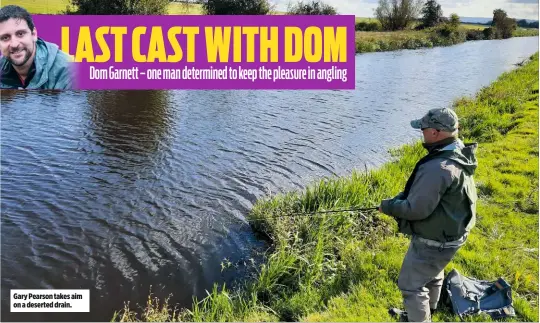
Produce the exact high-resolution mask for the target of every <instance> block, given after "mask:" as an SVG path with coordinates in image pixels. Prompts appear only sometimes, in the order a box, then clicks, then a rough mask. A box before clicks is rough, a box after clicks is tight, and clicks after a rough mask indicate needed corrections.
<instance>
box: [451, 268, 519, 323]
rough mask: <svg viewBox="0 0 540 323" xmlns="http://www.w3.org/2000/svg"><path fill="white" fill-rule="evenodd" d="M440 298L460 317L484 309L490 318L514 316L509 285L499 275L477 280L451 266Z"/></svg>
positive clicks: (477, 312)
mask: <svg viewBox="0 0 540 323" xmlns="http://www.w3.org/2000/svg"><path fill="white" fill-rule="evenodd" d="M442 298H443V302H444V303H446V304H447V305H448V306H449V307H451V308H452V310H453V312H454V313H455V314H457V315H458V316H459V318H460V319H462V320H463V319H464V318H465V316H468V315H472V314H479V313H486V314H488V315H489V316H491V318H492V319H500V318H505V317H512V316H516V313H515V310H514V307H513V306H512V290H511V286H510V285H509V284H508V283H507V282H506V281H505V280H504V279H502V278H499V279H498V280H496V281H485V280H477V279H473V278H468V277H465V276H463V275H461V274H460V273H459V272H458V271H457V270H455V269H454V270H452V271H451V272H450V273H448V275H447V276H446V278H445V279H444V282H443V295H442Z"/></svg>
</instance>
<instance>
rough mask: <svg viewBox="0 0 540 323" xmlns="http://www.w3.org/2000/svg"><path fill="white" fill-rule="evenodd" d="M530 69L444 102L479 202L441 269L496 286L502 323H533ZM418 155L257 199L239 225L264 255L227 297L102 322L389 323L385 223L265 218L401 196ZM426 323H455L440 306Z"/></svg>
mask: <svg viewBox="0 0 540 323" xmlns="http://www.w3.org/2000/svg"><path fill="white" fill-rule="evenodd" d="M538 67H539V65H538V53H536V54H535V55H533V56H532V57H531V59H530V60H529V61H528V62H526V63H524V64H523V66H521V67H519V68H518V69H516V70H514V71H511V72H508V73H504V74H503V75H502V76H500V78H499V79H498V80H497V81H496V82H494V83H493V84H492V85H490V86H489V87H486V88H484V89H482V90H481V91H479V93H478V94H477V96H476V97H475V98H462V99H459V100H456V101H455V103H454V108H455V110H456V112H457V114H458V115H459V117H460V120H461V127H460V128H461V132H460V137H461V138H462V139H463V140H464V141H465V142H478V143H479V148H478V152H477V154H478V155H477V156H478V162H479V167H478V169H477V173H476V174H475V180H476V183H477V187H478V195H479V201H478V208H477V213H478V219H477V225H476V226H475V228H474V229H473V230H472V232H471V235H470V237H469V239H468V242H467V244H466V245H465V246H464V247H463V248H462V249H461V250H460V251H459V252H458V254H457V256H456V257H455V258H454V259H453V261H452V262H451V263H450V265H449V266H448V267H447V268H446V270H447V272H448V271H449V270H451V269H454V268H455V269H457V270H459V271H460V272H461V273H463V274H464V275H466V276H470V277H475V278H478V279H485V280H495V279H497V278H498V277H504V278H505V279H506V280H507V281H508V282H509V283H510V284H511V285H512V291H513V295H512V296H513V301H514V307H515V309H516V313H517V317H515V318H513V319H509V320H510V321H529V322H538V319H539V318H538V81H539V80H538ZM423 155H425V150H424V149H423V148H422V146H421V144H420V143H419V142H417V143H414V144H409V145H405V146H403V147H401V148H399V149H396V150H393V151H392V156H393V158H392V161H390V162H389V163H387V164H384V165H383V166H382V167H380V168H378V169H374V170H371V171H367V170H366V171H361V170H359V171H355V172H353V173H352V174H351V176H350V177H346V178H328V179H323V180H321V181H319V182H316V183H312V185H309V186H308V188H307V189H305V190H304V191H301V192H291V193H288V194H282V195H277V196H268V197H267V198H266V199H262V200H259V201H258V202H257V203H256V204H255V206H254V207H253V209H252V211H251V212H250V214H249V215H248V217H249V219H251V222H252V223H253V224H252V226H253V229H254V230H256V231H257V232H260V233H263V234H264V236H266V237H267V239H268V241H269V245H270V248H269V250H268V252H267V253H266V254H265V259H264V261H263V262H262V263H260V264H259V265H256V266H255V268H254V269H253V271H252V273H253V274H252V275H250V276H249V277H246V278H245V280H244V281H243V283H241V284H240V285H239V286H238V288H229V287H227V286H218V285H215V288H214V289H213V290H212V291H211V292H209V295H208V296H207V297H206V298H204V299H202V300H195V302H194V305H193V307H192V308H190V309H189V310H186V309H184V310H177V311H172V310H171V308H170V307H168V304H167V303H164V304H159V302H158V300H157V299H152V298H149V303H148V304H146V305H147V306H146V309H145V310H144V311H143V312H142V313H137V312H136V311H133V308H131V309H130V308H129V307H127V306H126V308H125V309H123V310H121V311H119V312H118V313H115V316H114V318H113V320H116V321H118V320H119V321H137V320H143V321H152V320H160V321H169V320H183V321H264V320H266V321H268V320H271V321H334V322H337V321H394V318H392V317H390V316H389V315H388V313H387V310H388V308H389V307H401V305H402V298H401V294H400V292H399V289H398V288H397V277H398V274H399V270H400V266H401V262H402V260H403V256H404V255H405V252H406V249H407V247H408V242H409V241H408V239H407V237H405V236H403V235H401V234H399V233H398V232H397V228H396V223H395V220H393V219H392V218H391V217H388V216H386V215H383V214H380V213H377V212H375V213H365V212H364V213H358V212H342V213H331V214H326V215H325V214H322V215H320V216H315V217H311V218H309V217H302V216H300V217H281V218H276V217H275V216H276V215H283V214H287V213H289V212H308V211H316V210H328V209H338V208H349V207H353V206H373V205H378V204H379V202H380V200H381V199H383V198H388V197H392V196H394V195H395V194H397V193H398V192H399V191H401V190H402V188H403V187H404V185H405V182H406V180H407V178H408V176H409V174H410V173H411V171H412V169H413V168H414V165H415V163H416V162H417V161H418V160H419V159H420V158H421V157H422V156H423ZM229 270H234V268H231V269H229ZM179 288H181V287H179ZM441 305H442V304H441ZM470 319H471V320H480V321H486V320H489V317H487V316H484V315H479V316H477V317H474V318H470ZM434 321H459V318H458V317H456V316H454V315H452V314H451V312H450V310H449V308H448V307H445V306H441V310H440V311H439V312H437V313H436V314H435V316H434Z"/></svg>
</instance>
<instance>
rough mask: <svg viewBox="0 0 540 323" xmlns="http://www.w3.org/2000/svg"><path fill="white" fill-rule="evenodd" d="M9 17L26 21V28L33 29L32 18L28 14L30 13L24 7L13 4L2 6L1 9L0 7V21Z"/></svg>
mask: <svg viewBox="0 0 540 323" xmlns="http://www.w3.org/2000/svg"><path fill="white" fill-rule="evenodd" d="M11 18H13V19H24V20H26V23H27V24H28V28H30V30H32V31H34V20H33V19H32V16H30V13H29V12H28V11H27V10H26V9H24V8H22V7H19V6H14V5H9V6H4V7H2V9H0V23H2V22H4V21H7V20H9V19H11Z"/></svg>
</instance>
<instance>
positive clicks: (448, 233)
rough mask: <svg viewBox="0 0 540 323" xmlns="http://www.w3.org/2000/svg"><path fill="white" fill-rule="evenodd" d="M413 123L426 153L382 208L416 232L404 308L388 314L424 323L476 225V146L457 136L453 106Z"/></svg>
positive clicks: (403, 284)
mask: <svg viewBox="0 0 540 323" xmlns="http://www.w3.org/2000/svg"><path fill="white" fill-rule="evenodd" d="M411 126H412V127H413V128H416V129H421V130H422V133H423V137H424V143H423V146H424V148H426V150H427V151H428V154H427V155H426V156H424V157H423V158H422V159H420V161H418V163H417V164H416V166H415V168H414V170H413V172H412V174H411V176H410V178H409V180H408V181H407V184H406V185H405V189H404V191H403V192H401V193H399V194H398V195H397V196H396V197H394V198H393V199H388V200H383V201H382V202H381V205H380V207H379V210H380V211H381V212H382V213H384V214H387V215H390V216H392V217H394V218H396V220H397V221H398V227H399V230H400V232H402V233H404V234H407V235H410V236H412V238H411V243H410V246H409V250H408V251H407V254H406V255H405V259H404V261H403V265H402V267H401V271H400V274H399V278H398V287H399V289H400V290H401V293H402V295H403V299H404V305H405V311H401V310H398V309H391V310H390V313H391V314H395V315H399V316H401V319H407V320H408V321H411V322H426V321H430V320H431V314H432V312H433V311H434V310H435V309H436V308H437V304H438V302H439V297H440V293H441V287H442V282H443V279H444V268H445V267H446V265H447V264H448V263H449V262H450V261H451V260H452V258H453V257H454V255H455V254H456V252H457V251H458V250H459V248H460V247H461V246H463V244H464V243H465V241H466V239H467V236H468V234H469V232H470V230H471V229H472V228H473V227H474V225H475V223H476V200H477V196H476V187H475V183H474V178H473V175H474V172H475V170H476V168H477V166H478V164H477V160H476V156H475V152H476V148H477V144H476V143H473V144H467V145H465V144H463V142H462V141H461V140H460V139H459V138H458V126H459V124H458V117H457V115H456V114H455V112H454V111H452V110H451V109H447V108H444V109H432V110H430V111H429V112H428V113H427V114H426V115H425V116H424V117H423V118H422V119H418V120H413V121H411Z"/></svg>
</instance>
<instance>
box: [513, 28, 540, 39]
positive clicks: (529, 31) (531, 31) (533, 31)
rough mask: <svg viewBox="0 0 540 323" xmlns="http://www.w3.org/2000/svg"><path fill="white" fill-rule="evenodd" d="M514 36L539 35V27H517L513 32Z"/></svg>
mask: <svg viewBox="0 0 540 323" xmlns="http://www.w3.org/2000/svg"><path fill="white" fill-rule="evenodd" d="M512 36H513V37H531V36H538V29H537V28H519V27H518V28H517V29H516V30H514V32H513V33H512Z"/></svg>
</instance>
